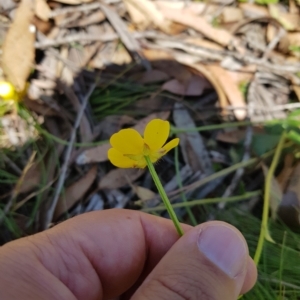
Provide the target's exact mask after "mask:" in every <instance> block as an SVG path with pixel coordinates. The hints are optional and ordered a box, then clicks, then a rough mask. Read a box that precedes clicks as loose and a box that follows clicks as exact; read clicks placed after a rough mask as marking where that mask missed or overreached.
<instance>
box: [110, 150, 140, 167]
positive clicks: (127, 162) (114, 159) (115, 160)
mask: <svg viewBox="0 0 300 300" xmlns="http://www.w3.org/2000/svg"><path fill="white" fill-rule="evenodd" d="M107 155H108V159H109V160H110V162H111V163H112V164H113V165H114V166H116V167H118V168H135V166H136V162H135V161H134V160H131V159H130V158H128V157H126V156H124V155H123V154H122V153H121V152H119V151H118V150H116V149H114V148H110V149H109V150H108V152H107Z"/></svg>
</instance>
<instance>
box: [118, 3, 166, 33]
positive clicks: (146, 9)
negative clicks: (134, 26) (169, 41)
mask: <svg viewBox="0 0 300 300" xmlns="http://www.w3.org/2000/svg"><path fill="white" fill-rule="evenodd" d="M123 1H125V2H128V3H130V4H131V5H132V6H134V7H135V8H136V9H137V10H138V11H139V12H140V13H142V14H143V16H144V18H146V19H148V20H150V21H151V22H153V24H154V25H156V26H157V27H158V28H159V29H161V30H162V31H164V32H166V33H169V31H170V25H171V23H170V21H168V20H166V18H165V17H164V15H163V14H162V13H161V12H160V11H159V10H158V9H157V7H156V6H155V3H153V2H152V1H149V0H123Z"/></svg>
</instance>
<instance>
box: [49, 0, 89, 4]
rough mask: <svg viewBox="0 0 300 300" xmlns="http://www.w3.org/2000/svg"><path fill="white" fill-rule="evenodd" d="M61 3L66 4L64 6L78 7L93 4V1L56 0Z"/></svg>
mask: <svg viewBox="0 0 300 300" xmlns="http://www.w3.org/2000/svg"><path fill="white" fill-rule="evenodd" d="M54 1H56V2H59V3H64V4H69V5H78V4H82V3H89V2H92V1H93V0H54Z"/></svg>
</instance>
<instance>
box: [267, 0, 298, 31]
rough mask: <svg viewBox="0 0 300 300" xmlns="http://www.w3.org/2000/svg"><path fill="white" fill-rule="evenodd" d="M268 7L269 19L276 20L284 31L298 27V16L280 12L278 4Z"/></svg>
mask: <svg viewBox="0 0 300 300" xmlns="http://www.w3.org/2000/svg"><path fill="white" fill-rule="evenodd" d="M268 6H269V12H270V15H271V17H273V18H274V19H276V20H277V21H278V22H279V23H280V24H281V25H282V26H283V27H284V28H285V29H286V30H288V31H292V30H295V29H296V28H297V27H298V24H299V20H300V19H299V18H300V17H299V16H298V15H293V14H290V13H285V12H282V11H281V10H280V4H278V3H277V4H269V5H268Z"/></svg>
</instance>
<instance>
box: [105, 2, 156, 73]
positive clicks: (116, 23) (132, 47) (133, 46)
mask: <svg viewBox="0 0 300 300" xmlns="http://www.w3.org/2000/svg"><path fill="white" fill-rule="evenodd" d="M100 7H101V9H102V11H103V13H104V14H105V15H106V18H107V19H108V20H109V22H110V23H111V25H112V26H113V27H114V29H115V30H116V32H117V33H118V34H119V36H120V39H121V41H122V42H123V44H124V46H125V47H126V48H127V50H128V51H129V53H130V54H131V55H132V57H133V59H134V60H135V61H137V62H138V63H141V64H142V65H143V66H144V67H145V69H146V70H151V65H150V63H149V62H148V61H147V60H146V59H145V58H144V57H143V55H142V52H141V48H140V45H139V43H138V42H137V41H136V39H135V38H134V37H133V35H132V34H131V33H130V32H129V31H128V29H127V26H126V24H125V23H124V21H123V20H122V19H121V18H120V16H119V15H118V14H117V13H116V12H115V11H114V10H112V9H111V8H109V7H108V6H106V5H103V4H100Z"/></svg>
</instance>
